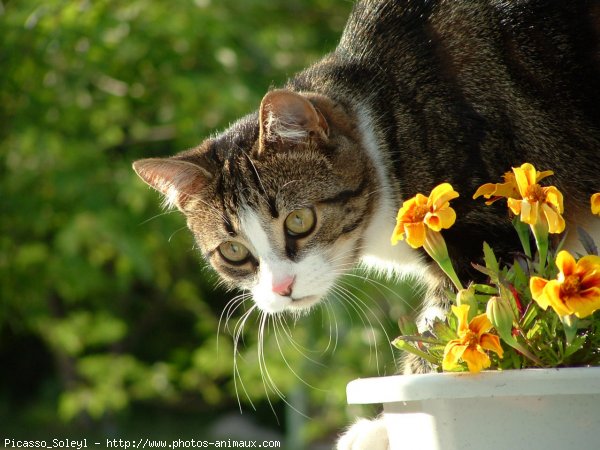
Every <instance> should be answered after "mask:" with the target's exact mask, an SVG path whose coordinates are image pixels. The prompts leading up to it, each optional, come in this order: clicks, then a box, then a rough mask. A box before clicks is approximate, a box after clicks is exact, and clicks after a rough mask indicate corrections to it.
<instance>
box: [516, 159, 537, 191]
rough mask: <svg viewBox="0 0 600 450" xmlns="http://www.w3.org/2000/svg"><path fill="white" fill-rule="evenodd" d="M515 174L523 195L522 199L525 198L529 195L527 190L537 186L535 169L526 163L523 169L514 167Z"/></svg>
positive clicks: (522, 166)
mask: <svg viewBox="0 0 600 450" xmlns="http://www.w3.org/2000/svg"><path fill="white" fill-rule="evenodd" d="M513 173H514V174H515V180H516V182H517V187H518V188H519V193H520V194H521V197H523V198H525V196H526V195H527V188H528V187H529V186H531V185H532V184H535V179H536V172H535V167H533V166H532V165H531V164H529V163H525V164H523V165H521V167H513Z"/></svg>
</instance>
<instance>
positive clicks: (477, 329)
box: [469, 314, 492, 337]
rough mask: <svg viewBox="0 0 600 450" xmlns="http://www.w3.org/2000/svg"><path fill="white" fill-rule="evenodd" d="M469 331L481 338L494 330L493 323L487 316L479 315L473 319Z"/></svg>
mask: <svg viewBox="0 0 600 450" xmlns="http://www.w3.org/2000/svg"><path fill="white" fill-rule="evenodd" d="M469 329H470V330H471V331H472V332H473V333H475V334H476V335H477V337H479V336H481V335H482V334H484V333H487V332H488V331H490V330H491V329H492V322H490V319H488V316H487V314H479V315H478V316H475V317H473V318H472V319H471V322H469Z"/></svg>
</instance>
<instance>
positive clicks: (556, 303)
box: [544, 280, 574, 316]
mask: <svg viewBox="0 0 600 450" xmlns="http://www.w3.org/2000/svg"><path fill="white" fill-rule="evenodd" d="M560 285H561V283H560V282H558V281H556V280H552V281H549V282H548V284H547V285H546V287H545V288H544V296H545V297H546V299H547V301H548V304H549V305H550V306H551V307H552V309H553V310H554V311H555V312H556V314H558V315H559V316H570V315H571V314H573V312H574V311H573V310H572V309H571V308H569V306H568V305H567V304H565V302H564V301H563V298H562V296H561V292H560Z"/></svg>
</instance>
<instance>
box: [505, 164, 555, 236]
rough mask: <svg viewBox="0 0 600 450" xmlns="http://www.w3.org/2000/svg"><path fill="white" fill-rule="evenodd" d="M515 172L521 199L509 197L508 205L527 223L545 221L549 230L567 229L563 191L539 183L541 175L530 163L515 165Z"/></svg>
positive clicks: (551, 231) (553, 231)
mask: <svg viewBox="0 0 600 450" xmlns="http://www.w3.org/2000/svg"><path fill="white" fill-rule="evenodd" d="M513 172H514V174H515V180H516V182H517V187H518V189H519V194H521V199H516V198H509V199H508V207H509V208H510V209H511V210H512V212H513V213H515V214H517V215H520V218H521V221H522V222H524V223H526V224H529V225H536V224H537V223H538V222H540V221H544V222H545V223H547V225H548V232H550V233H561V232H562V231H563V230H564V229H565V220H564V219H563V217H562V213H563V210H564V208H563V196H562V194H561V192H560V191H559V190H558V189H557V188H556V187H554V186H548V187H542V186H540V185H539V184H537V180H538V179H539V176H538V174H537V172H536V170H535V168H534V167H533V166H532V165H531V164H529V163H525V164H523V165H522V166H521V167H513ZM543 173H544V172H542V174H543Z"/></svg>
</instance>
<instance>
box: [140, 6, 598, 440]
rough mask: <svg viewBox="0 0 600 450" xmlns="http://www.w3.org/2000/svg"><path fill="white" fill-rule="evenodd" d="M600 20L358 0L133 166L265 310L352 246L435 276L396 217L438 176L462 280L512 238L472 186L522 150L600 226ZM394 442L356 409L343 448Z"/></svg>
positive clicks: (587, 220) (301, 307)
mask: <svg viewBox="0 0 600 450" xmlns="http://www.w3.org/2000/svg"><path fill="white" fill-rule="evenodd" d="M599 38H600V2H598V1H594V0H589V1H585V0H580V1H564V0H537V1H535V0H532V1H525V0H519V1H517V0H515V1H506V0H477V1H475V0H451V1H449V0H446V1H444V0H364V1H359V2H358V3H357V4H356V5H355V6H354V9H353V12H352V14H351V16H350V19H349V21H348V23H347V25H346V28H345V30H344V33H343V35H342V37H341V41H340V43H339V46H338V47H337V49H336V50H335V51H334V52H332V53H331V54H329V55H327V56H325V57H324V58H323V59H322V60H320V61H319V62H317V63H316V64H315V65H313V66H311V67H309V68H308V69H306V70H305V71H303V72H301V73H299V74H297V75H296V76H294V77H293V78H291V79H290V80H289V81H288V82H287V84H286V85H285V86H283V87H282V88H280V89H274V90H271V91H270V92H268V93H267V94H266V95H265V96H264V98H263V100H262V102H261V104H260V107H259V108H258V111H256V112H254V113H252V114H249V115H248V116H246V117H243V118H242V119H240V120H239V121H237V122H236V123H234V124H233V125H232V126H231V127H230V128H229V129H227V130H225V131H224V132H222V133H221V134H219V135H218V136H216V137H212V138H210V139H207V140H205V141H204V142H203V143H202V144H200V145H199V146H198V147H196V148H193V149H191V150H188V151H185V152H183V153H180V154H178V155H175V156H173V157H169V158H164V159H156V158H152V159H144V160H141V161H137V162H135V163H134V169H135V171H136V172H137V174H138V175H139V176H140V177H141V178H142V179H143V180H144V181H145V182H147V183H148V184H149V185H151V186H152V187H154V188H155V189H157V190H158V191H160V192H161V193H162V194H164V197H165V202H166V204H167V205H168V206H175V207H177V208H179V210H180V211H181V212H182V213H183V214H184V215H185V216H186V218H187V224H188V226H189V228H190V230H191V231H192V232H193V234H194V236H195V238H196V240H197V242H198V245H199V247H200V249H201V251H202V253H203V255H204V257H205V259H206V260H207V261H209V262H210V264H211V265H212V266H213V267H214V269H215V270H216V271H217V272H218V273H219V274H220V275H221V277H222V278H223V279H224V280H226V281H227V282H228V283H229V284H231V285H232V286H236V287H239V288H242V289H246V290H249V291H251V293H252V297H253V299H254V301H255V302H256V304H257V305H258V307H259V308H260V309H261V310H263V311H265V312H267V313H280V312H284V311H288V312H292V313H298V312H303V311H307V310H309V309H310V308H311V307H312V306H313V305H315V304H317V303H318V302H319V301H320V300H321V299H322V298H323V297H324V296H325V295H326V294H327V292H328V291H330V289H331V287H332V286H333V285H334V283H335V281H336V279H337V278H338V277H339V276H340V275H341V274H342V273H344V272H346V271H348V270H350V269H351V268H352V267H353V266H354V265H355V264H356V263H357V262H358V261H359V260H363V261H364V262H366V263H368V264H369V265H371V266H375V267H377V268H381V269H386V270H394V271H400V272H402V271H404V272H406V271H413V272H417V273H419V274H421V275H423V276H425V277H428V279H429V281H430V282H431V283H436V281H435V280H436V279H437V278H436V277H437V274H436V273H435V270H434V269H433V267H432V265H431V263H430V260H429V259H428V257H427V255H426V254H424V253H423V252H421V251H419V250H413V249H411V248H410V247H409V246H407V245H404V244H400V245H397V246H395V247H392V246H391V245H390V235H391V233H392V230H393V227H394V223H395V220H394V219H395V215H396V212H397V210H398V208H399V207H400V206H401V204H402V201H403V199H406V198H408V197H411V196H413V195H414V194H415V193H417V192H422V193H425V194H426V193H428V192H429V191H430V190H431V189H432V188H433V187H434V186H435V185H436V184H438V183H441V182H443V181H447V182H450V183H451V184H452V186H453V187H454V188H455V190H457V191H458V192H459V193H460V194H461V196H460V197H459V198H458V199H456V200H455V201H453V207H454V208H455V210H456V212H457V216H458V220H457V222H456V224H455V225H454V226H453V227H452V228H451V229H449V230H447V231H445V232H444V237H445V239H446V242H447V244H448V247H449V252H450V254H451V255H452V256H453V258H455V261H456V265H457V267H458V269H459V270H458V272H459V275H460V276H462V277H463V279H465V280H467V279H470V278H471V277H472V276H473V275H474V274H472V273H471V271H470V267H471V266H470V262H472V261H477V260H478V259H479V258H480V255H481V249H482V242H483V240H484V239H485V240H487V241H492V242H493V243H494V246H495V247H496V248H499V249H500V250H501V251H503V252H504V253H508V252H510V251H511V250H512V249H515V248H517V242H516V241H515V236H514V232H513V231H512V229H511V227H510V225H509V223H508V221H507V220H506V208H505V206H503V205H497V206H495V205H493V206H490V207H486V206H484V204H483V202H475V201H473V200H472V199H471V196H472V194H473V193H474V192H475V190H476V188H477V187H478V186H479V185H481V184H483V183H485V182H489V181H493V180H500V179H501V178H502V175H503V173H504V172H505V171H507V170H510V168H511V167H514V166H517V165H520V164H522V163H523V162H530V163H532V164H534V165H535V166H536V167H537V168H539V169H540V170H547V169H552V170H554V172H555V176H554V177H553V178H552V184H554V185H556V186H557V187H558V188H559V189H560V190H561V191H562V192H563V194H564V197H565V205H567V206H566V211H565V219H566V221H567V226H568V224H569V223H571V224H573V223H576V224H578V225H582V226H584V227H585V226H587V229H588V231H590V232H592V234H593V235H594V236H595V237H596V238H598V237H600V229H598V226H597V225H596V227H595V229H594V223H593V222H592V217H591V215H590V214H589V198H590V195H591V194H592V193H593V192H598V191H600V176H599V172H600V164H599V163H598V158H599V156H600V50H599ZM570 241H571V242H570V244H571V245H576V244H575V242H576V240H575V239H570ZM387 445H388V444H387V437H386V435H385V432H384V431H382V427H381V426H380V422H378V421H373V422H366V421H362V422H360V423H358V424H357V426H355V427H354V428H353V429H351V431H350V432H349V434H348V435H346V436H345V437H343V438H342V440H341V441H340V443H339V447H338V448H340V449H366V448H369V449H370V450H379V449H385V448H387Z"/></svg>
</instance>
